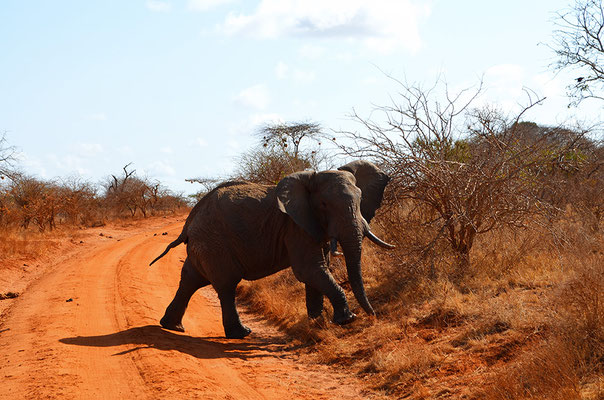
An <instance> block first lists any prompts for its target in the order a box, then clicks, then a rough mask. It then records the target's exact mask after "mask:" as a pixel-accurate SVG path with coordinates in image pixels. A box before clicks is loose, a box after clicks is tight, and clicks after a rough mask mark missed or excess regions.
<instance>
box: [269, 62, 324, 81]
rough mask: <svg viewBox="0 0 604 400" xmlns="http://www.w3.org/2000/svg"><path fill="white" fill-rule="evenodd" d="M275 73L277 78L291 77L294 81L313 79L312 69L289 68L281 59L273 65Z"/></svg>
mask: <svg viewBox="0 0 604 400" xmlns="http://www.w3.org/2000/svg"><path fill="white" fill-rule="evenodd" d="M275 74H276V75H277V79H281V80H283V79H289V78H291V79H293V80H294V81H296V82H303V83H308V82H312V81H314V80H315V77H316V75H315V73H314V72H313V71H304V70H301V69H298V68H294V69H291V68H290V67H289V66H288V65H287V64H285V63H284V62H283V61H279V62H278V63H277V66H276V67H275Z"/></svg>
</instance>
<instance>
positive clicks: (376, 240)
mask: <svg viewBox="0 0 604 400" xmlns="http://www.w3.org/2000/svg"><path fill="white" fill-rule="evenodd" d="M365 236H367V237H368V238H369V240H371V241H372V242H373V243H375V244H377V245H378V246H380V247H383V248H385V249H394V248H395V247H396V246H395V245H393V244H390V243H386V242H384V241H383V240H382V239H380V238H379V237H377V236H375V235H374V234H373V232H371V231H370V230H369V229H368V230H367V232H365Z"/></svg>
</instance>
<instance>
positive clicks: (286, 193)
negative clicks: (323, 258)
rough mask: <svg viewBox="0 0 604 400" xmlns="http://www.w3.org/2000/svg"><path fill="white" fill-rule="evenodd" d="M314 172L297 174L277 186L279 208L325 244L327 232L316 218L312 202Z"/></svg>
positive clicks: (287, 177)
mask: <svg viewBox="0 0 604 400" xmlns="http://www.w3.org/2000/svg"><path fill="white" fill-rule="evenodd" d="M314 175H315V172H314V171H303V172H295V173H293V174H291V175H288V176H286V177H285V178H283V179H282V180H281V181H280V182H279V183H278V184H277V207H278V208H279V210H281V212H283V213H285V214H287V215H289V216H290V217H291V219H293V220H294V222H295V223H296V224H297V225H298V226H300V227H301V228H302V229H304V231H306V233H308V234H309V235H310V236H312V237H313V239H315V240H316V241H317V242H319V243H321V242H323V239H324V237H325V232H324V231H323V228H321V225H320V224H319V221H318V220H317V217H316V216H315V214H314V212H313V210H312V207H311V202H310V193H311V186H312V179H313V177H314Z"/></svg>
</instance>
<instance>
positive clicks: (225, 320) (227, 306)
mask: <svg viewBox="0 0 604 400" xmlns="http://www.w3.org/2000/svg"><path fill="white" fill-rule="evenodd" d="M236 286H237V285H235V286H233V287H228V288H216V291H217V292H218V298H219V299H220V307H221V309H222V326H223V327H224V335H225V336H226V337H227V338H228V339H243V338H244V337H246V336H247V335H249V334H250V333H251V332H252V330H251V329H250V328H248V327H247V326H245V325H243V324H242V323H241V319H239V313H238V312H237V305H236V303H235V288H236Z"/></svg>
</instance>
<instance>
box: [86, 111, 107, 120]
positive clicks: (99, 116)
mask: <svg viewBox="0 0 604 400" xmlns="http://www.w3.org/2000/svg"><path fill="white" fill-rule="evenodd" d="M88 119H91V120H93V121H106V120H107V114H105V113H104V112H97V113H92V114H89V115H88Z"/></svg>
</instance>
